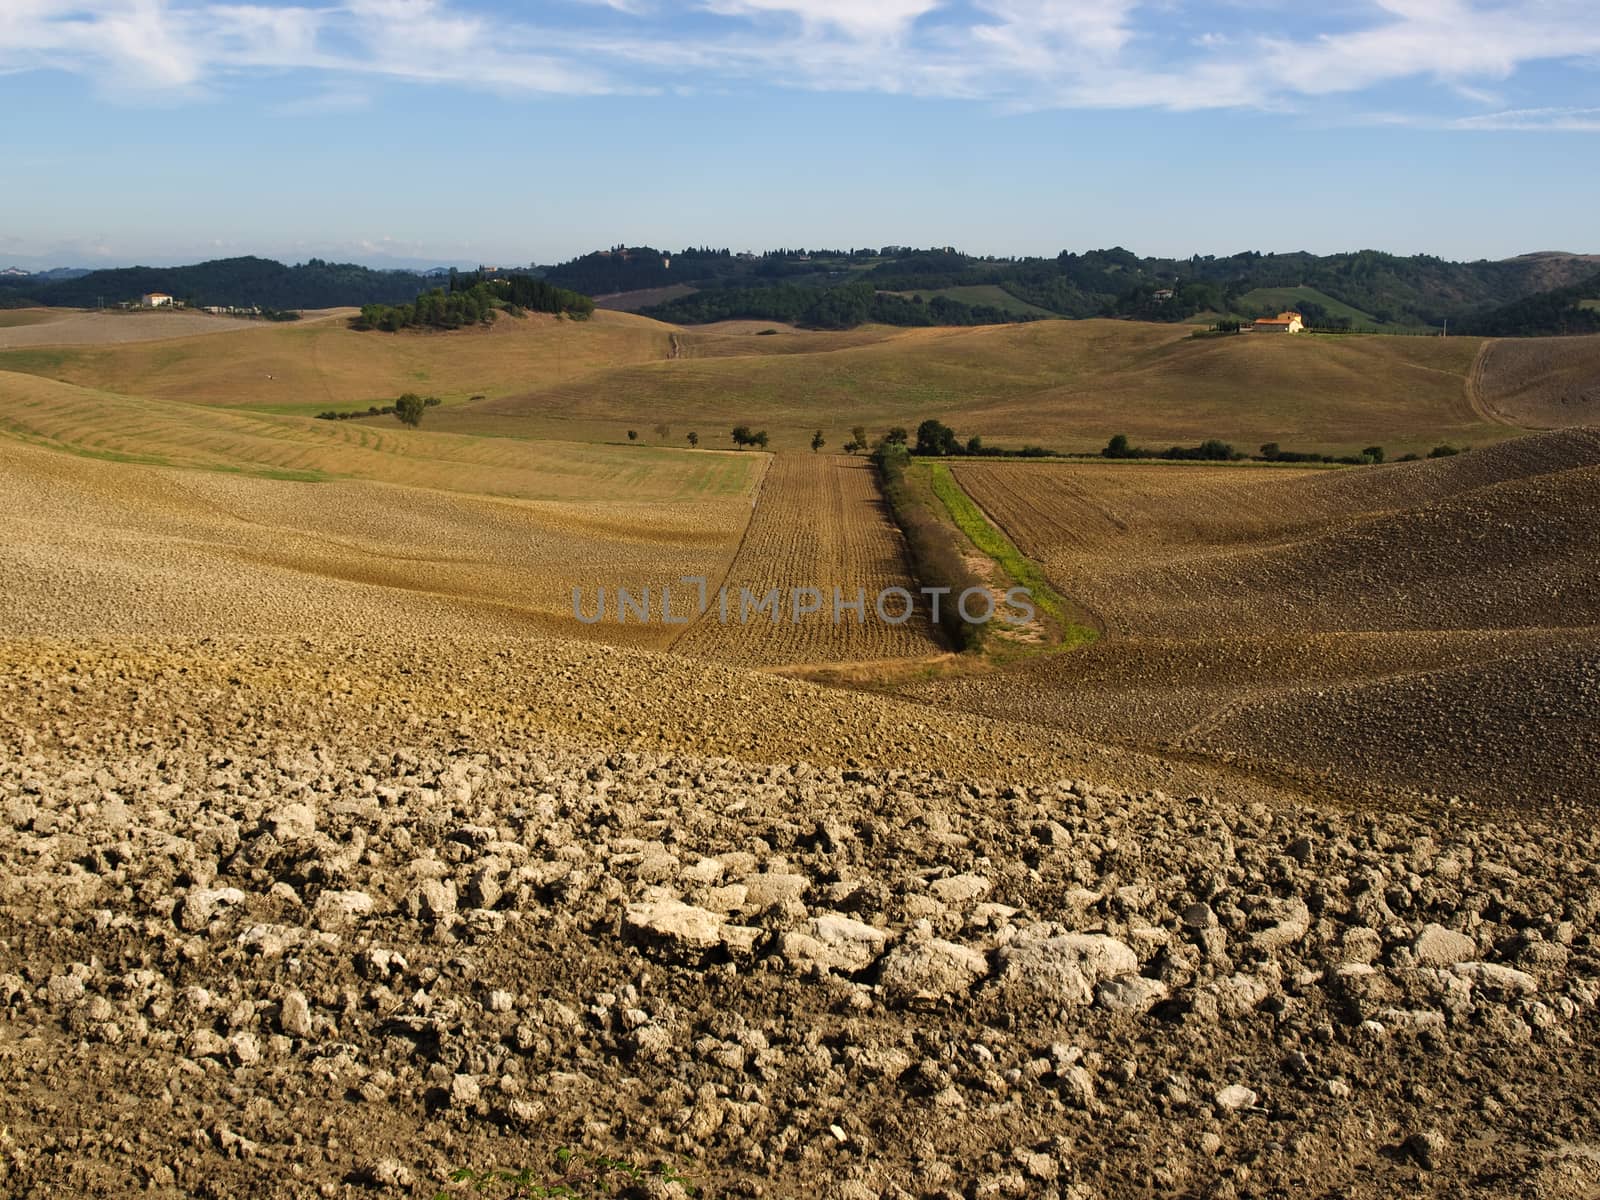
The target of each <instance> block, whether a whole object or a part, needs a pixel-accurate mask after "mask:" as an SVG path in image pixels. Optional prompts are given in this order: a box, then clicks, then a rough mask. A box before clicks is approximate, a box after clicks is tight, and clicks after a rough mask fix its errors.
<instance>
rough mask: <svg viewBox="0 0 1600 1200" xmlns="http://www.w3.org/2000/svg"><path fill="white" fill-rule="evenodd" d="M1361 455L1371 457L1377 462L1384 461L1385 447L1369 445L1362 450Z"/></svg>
mask: <svg viewBox="0 0 1600 1200" xmlns="http://www.w3.org/2000/svg"><path fill="white" fill-rule="evenodd" d="M1361 457H1362V458H1370V459H1371V460H1372V461H1373V462H1375V463H1381V462H1382V461H1383V447H1382V446H1368V447H1367V448H1366V449H1365V450H1363V451H1362V452H1361Z"/></svg>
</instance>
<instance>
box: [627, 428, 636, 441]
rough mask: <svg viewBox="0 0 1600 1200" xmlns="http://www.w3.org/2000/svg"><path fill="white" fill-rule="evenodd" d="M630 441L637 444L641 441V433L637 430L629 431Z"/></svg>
mask: <svg viewBox="0 0 1600 1200" xmlns="http://www.w3.org/2000/svg"><path fill="white" fill-rule="evenodd" d="M628 440H629V441H630V442H637V441H638V440H639V431H638V430H637V429H630V430H628Z"/></svg>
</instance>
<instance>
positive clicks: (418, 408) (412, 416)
mask: <svg viewBox="0 0 1600 1200" xmlns="http://www.w3.org/2000/svg"><path fill="white" fill-rule="evenodd" d="M426 407H427V405H426V404H425V403H423V400H422V397H421V396H419V395H417V394H416V393H415V392H407V393H406V394H405V395H404V396H401V397H400V398H399V399H398V400H396V401H395V402H394V415H395V416H396V417H397V418H398V419H399V421H400V422H401V424H403V425H410V426H411V427H412V428H413V429H415V428H416V427H417V426H418V425H421V424H422V411H423V409H425V408H426Z"/></svg>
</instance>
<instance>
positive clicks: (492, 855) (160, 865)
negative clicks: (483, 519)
mask: <svg viewBox="0 0 1600 1200" xmlns="http://www.w3.org/2000/svg"><path fill="white" fill-rule="evenodd" d="M289 669H290V668H289V667H287V666H286V667H285V668H284V670H285V671H288V670H289ZM312 673H313V674H315V672H314V671H312ZM201 674H202V672H200V671H198V670H197V672H196V676H197V678H196V679H195V683H194V688H193V691H194V693H195V696H200V695H203V694H204V692H205V688H206V687H207V686H208V685H206V684H205V683H204V681H203V680H201V679H200V678H198V676H199V675H201ZM235 682H236V683H237V682H240V681H238V680H236V681H235ZM76 686H77V684H76V683H75V682H74V681H73V680H71V678H70V675H69V674H68V673H63V675H62V676H60V677H52V678H51V679H50V680H49V681H45V680H42V679H37V678H35V679H34V680H33V681H32V684H31V686H29V687H22V686H19V685H16V684H15V682H14V681H13V683H12V684H11V685H10V686H8V687H7V689H6V692H5V694H6V696H7V697H8V699H7V701H6V707H7V709H8V710H9V712H8V713H7V715H8V716H9V717H10V718H12V721H11V722H10V723H6V722H0V728H3V729H4V730H5V733H4V738H5V745H4V748H3V752H0V806H3V812H4V820H3V821H0V1190H3V1191H4V1192H5V1194H7V1195H14V1196H19V1197H24V1196H27V1197H43V1196H57V1195H62V1194H70V1195H84V1196H113V1195H114V1196H123V1195H127V1194H130V1193H142V1194H152V1195H165V1196H178V1195H184V1196H188V1195H197V1196H215V1197H223V1196H240V1195H252V1196H255V1195H261V1196H277V1195H282V1196H305V1195H321V1196H363V1195H396V1196H432V1195H434V1194H435V1193H436V1192H437V1191H439V1190H440V1189H441V1188H448V1187H449V1186H450V1185H449V1184H448V1175H449V1173H450V1172H451V1171H452V1170H455V1169H457V1168H461V1167H471V1168H475V1169H482V1168H486V1167H491V1166H494V1167H504V1168H521V1167H524V1166H526V1167H531V1168H534V1169H535V1171H536V1172H537V1173H538V1177H540V1178H547V1177H548V1176H547V1175H546V1173H547V1172H559V1171H562V1170H567V1169H569V1168H571V1167H572V1164H573V1163H580V1164H582V1163H592V1162H594V1161H595V1160H594V1158H592V1157H590V1156H592V1155H604V1156H607V1157H609V1158H613V1159H618V1160H627V1161H630V1162H633V1163H636V1164H639V1165H640V1166H641V1167H643V1168H646V1169H647V1172H648V1170H649V1169H652V1168H655V1167H657V1166H658V1165H668V1166H670V1168H671V1170H672V1171H674V1172H676V1173H679V1174H682V1175H684V1176H686V1177H687V1178H688V1179H689V1181H690V1183H691V1184H692V1185H693V1186H696V1187H697V1188H698V1189H699V1190H700V1194H702V1195H707V1196H723V1195H727V1196H813V1195H824V1196H838V1197H849V1198H852V1200H857V1198H863V1197H897V1198H898V1197H906V1196H912V1197H958V1196H959V1197H973V1198H975V1197H991V1196H1061V1197H1073V1198H1075V1200H1083V1198H1087V1197H1111V1196H1188V1195H1195V1196H1217V1197H1222V1196H1263V1197H1265V1196H1289V1195H1293V1196H1305V1195H1312V1196H1317V1195H1327V1196H1335V1195H1336V1196H1357V1197H1379V1196H1392V1195H1396V1194H1401V1193H1407V1194H1411V1193H1431V1194H1437V1195H1460V1194H1463V1193H1465V1192H1468V1191H1473V1192H1475V1193H1476V1194H1485V1195H1507V1196H1530V1197H1569V1196H1570V1197H1579V1196H1591V1195H1594V1194H1595V1193H1596V1191H1597V1190H1600V1126H1597V1117H1600V1100H1597V1099H1596V1098H1595V1097H1596V1090H1595V1084H1596V1082H1597V1076H1600V1070H1597V1057H1596V1023H1595V1003H1596V999H1597V997H1600V953H1597V942H1596V938H1597V936H1600V930H1597V927H1596V921H1597V917H1600V887H1597V867H1596V865H1595V864H1596V853H1597V850H1600V845H1597V842H1600V836H1597V835H1596V833H1595V832H1594V831H1593V830H1592V828H1591V827H1589V826H1587V825H1586V824H1581V825H1572V826H1568V827H1566V828H1550V827H1544V826H1541V825H1538V824H1534V823H1532V822H1523V823H1518V822H1513V821H1501V820H1493V819H1485V818H1483V817H1481V816H1478V815H1469V814H1468V813H1467V812H1466V811H1465V810H1462V813H1461V815H1460V817H1459V818H1456V817H1452V816H1450V815H1449V814H1444V815H1442V816H1441V815H1434V816H1422V815H1416V814H1410V813H1406V812H1399V811H1396V812H1388V813H1376V812H1375V813H1369V814H1351V813H1341V812H1338V811H1333V810H1329V809H1326V808H1319V807H1317V806H1314V805H1308V804H1305V803H1293V802H1290V801H1286V800H1280V801H1279V802H1277V803H1275V804H1267V803H1251V802H1248V801H1244V800H1239V799H1234V798H1232V797H1230V796H1221V795H1202V794H1194V795H1190V794H1186V793H1183V792H1179V793H1177V794H1170V793H1167V792H1163V791H1157V790H1152V789H1149V788H1137V789H1133V790H1128V789H1123V788H1118V787H1114V786H1108V785H1106V784H1104V783H1096V782H1092V781H1090V780H1086V779H1075V778H1073V777H1071V776H1062V777H1057V778H1050V777H1049V776H1048V775H1047V774H1040V773H1038V772H1033V773H1030V774H1029V775H1028V778H1027V780H1026V781H1024V780H1023V779H1021V778H1020V777H1019V775H1012V776H1011V777H1010V778H1007V777H1006V775H1005V773H1004V772H1000V773H997V777H994V778H987V779H986V778H979V777H973V776H971V775H970V774H967V773H962V772H956V771H942V772H939V773H932V774H929V773H917V772H913V771H907V770H901V769H894V768H891V767H868V766H862V767H856V768H851V767H848V766H844V765H842V764H841V763H840V762H839V761H838V760H837V759H832V760H830V761H829V762H828V763H826V764H824V765H812V764H811V763H808V762H804V761H790V762H783V763H772V764H763V763H759V762H755V761H739V760H734V759H729V758H709V757H704V756H696V755H691V754H683V753H662V754H657V753H637V752H633V751H625V750H614V751H607V750H605V749H602V748H598V747H594V746H591V748H590V749H586V750H585V749H574V748H573V747H572V746H571V745H570V744H568V743H565V742H558V741H557V740H556V739H553V738H550V737H548V736H546V735H544V734H542V733H541V732H540V731H539V730H538V729H537V728H530V729H529V730H527V731H526V732H525V733H524V735H523V736H521V737H496V738H494V739H484V738H480V737H476V736H473V735H472V734H471V732H470V731H469V730H466V729H464V728H458V729H457V731H456V732H451V729H450V727H449V725H448V724H447V725H445V726H440V725H438V724H436V723H433V722H428V721H413V722H410V723H407V722H405V721H401V720H394V721H392V723H391V726H390V727H391V729H392V733H391V734H390V736H388V737H385V736H383V734H382V732H381V730H379V729H374V728H369V727H360V726H358V725H356V724H354V723H351V724H350V725H348V726H345V725H343V724H342V723H341V721H339V720H337V719H336V720H331V721H327V722H325V723H323V724H317V723H316V722H315V721H312V720H306V721H304V722H293V723H286V722H285V721H284V715H285V711H284V710H283V709H282V708H272V707H268V706H265V705H263V704H261V703H259V702H257V700H253V699H251V697H250V693H248V692H243V691H241V692H240V693H238V695H237V696H236V698H235V702H234V703H233V704H232V705H223V704H220V703H217V704H213V703H208V702H203V701H197V700H196V699H195V697H191V698H190V699H189V700H188V701H187V702H186V701H185V700H184V698H183V696H182V694H181V685H179V684H177V683H175V682H174V681H172V680H164V681H157V682H155V683H146V684H145V685H144V686H143V690H142V693H141V694H140V695H139V696H138V697H137V698H136V699H135V700H134V701H133V702H132V705H131V706H130V708H129V709H128V710H126V711H125V712H124V714H123V717H122V719H121V720H117V719H115V718H114V715H113V714H112V713H111V712H109V711H108V712H107V713H106V714H105V717H104V719H103V720H102V719H101V718H100V717H89V716H85V715H84V714H79V715H78V717H77V718H76V719H74V720H72V721H70V722H69V721H62V722H60V723H59V725H56V724H53V723H52V722H51V720H50V719H49V715H50V713H51V712H59V711H61V710H63V709H70V707H71V702H70V697H71V696H72V695H73V694H74V691H73V689H74V688H75V687H76ZM782 686H788V685H782ZM101 690H102V691H103V692H104V694H106V695H108V696H109V695H112V694H115V689H113V688H112V687H111V686H110V681H109V680H104V679H103V680H102V687H101ZM137 690H138V689H137V688H136V691H137ZM278 694H279V696H280V701H279V702H280V703H282V700H281V697H282V696H283V695H286V694H288V692H287V689H284V690H283V691H280V693H278ZM295 694H297V695H300V696H303V697H308V696H310V690H309V689H303V688H302V689H297V690H296V692H295ZM308 702H309V703H313V704H315V703H316V701H315V700H314V698H313V699H311V700H309V701H308ZM186 703H187V704H188V705H189V706H190V707H187V708H186V707H185V704H186ZM380 703H381V702H380ZM862 703H865V700H863V701H862ZM202 710H203V711H205V712H210V713H211V714H212V718H213V721H214V724H213V726H212V727H211V728H209V729H208V730H207V731H206V732H205V734H204V736H203V737H197V736H195V732H196V726H197V725H198V723H199V722H200V720H201V719H202V717H201V711H202ZM465 721H466V717H465V716H464V715H463V714H460V713H457V714H454V720H453V722H451V724H454V725H456V726H458V727H459V726H462V725H463V724H464V723H465ZM163 724H165V725H166V726H167V728H166V729H165V730H163ZM819 757H822V756H819ZM564 1147H565V1148H572V1149H575V1150H578V1151H579V1154H578V1156H577V1157H576V1158H573V1159H570V1160H568V1162H567V1165H566V1166H565V1167H563V1166H561V1165H560V1164H558V1163H557V1162H556V1160H555V1154H556V1152H557V1151H558V1150H559V1149H561V1148H564ZM637 1190H639V1191H640V1192H641V1193H642V1194H653V1195H680V1194H684V1191H685V1185H683V1184H680V1183H672V1182H666V1181H665V1180H664V1179H662V1178H660V1177H650V1178H649V1181H648V1182H647V1183H645V1184H641V1185H640V1187H639V1189H637Z"/></svg>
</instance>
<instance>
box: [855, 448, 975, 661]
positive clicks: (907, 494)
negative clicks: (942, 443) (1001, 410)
mask: <svg viewBox="0 0 1600 1200" xmlns="http://www.w3.org/2000/svg"><path fill="white" fill-rule="evenodd" d="M901 432H904V431H901ZM872 461H873V463H874V465H876V467H877V468H878V480H879V483H880V485H881V486H882V489H883V497H884V499H885V500H886V501H887V502H888V504H889V511H890V512H892V513H893V514H894V519H895V523H896V524H897V525H899V526H900V530H901V532H902V533H904V534H905V539H906V548H907V549H908V550H909V551H910V553H911V565H912V569H913V570H914V572H915V574H916V577H917V578H918V579H919V580H920V581H921V583H922V586H923V587H925V588H949V589H950V593H949V594H950V595H951V596H959V595H960V594H961V593H962V592H964V591H966V590H967V589H968V588H974V587H983V586H984V584H983V581H982V580H980V579H979V578H978V577H977V576H976V575H975V574H974V573H973V571H972V568H970V567H969V566H967V560H966V556H965V555H963V554H962V553H961V548H960V546H959V544H958V542H957V541H956V533H955V531H954V530H953V529H952V528H951V527H950V526H949V525H947V524H946V523H945V522H943V521H941V520H940V519H939V518H938V517H937V516H935V515H934V513H933V512H932V510H931V509H929V507H928V506H927V504H925V503H924V502H923V500H922V499H921V498H920V497H919V496H918V495H917V494H916V493H915V492H913V491H912V489H911V487H910V485H909V484H908V483H907V481H906V468H907V467H908V466H909V465H910V463H911V454H910V451H909V450H908V449H907V448H906V442H905V439H904V438H903V437H902V438H900V439H899V440H898V441H893V440H890V439H889V438H884V439H883V440H882V441H880V442H879V443H878V446H877V449H875V450H874V451H873V454H872ZM939 625H940V627H941V628H942V629H943V631H944V633H945V636H946V637H948V638H949V639H950V644H951V645H953V646H954V647H955V648H956V649H958V650H975V649H977V648H978V646H979V645H980V644H981V642H982V639H983V634H984V629H985V627H984V626H983V625H979V624H974V623H971V622H968V621H965V620H963V619H962V617H961V613H960V610H959V606H957V605H955V604H942V605H940V606H939Z"/></svg>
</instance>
